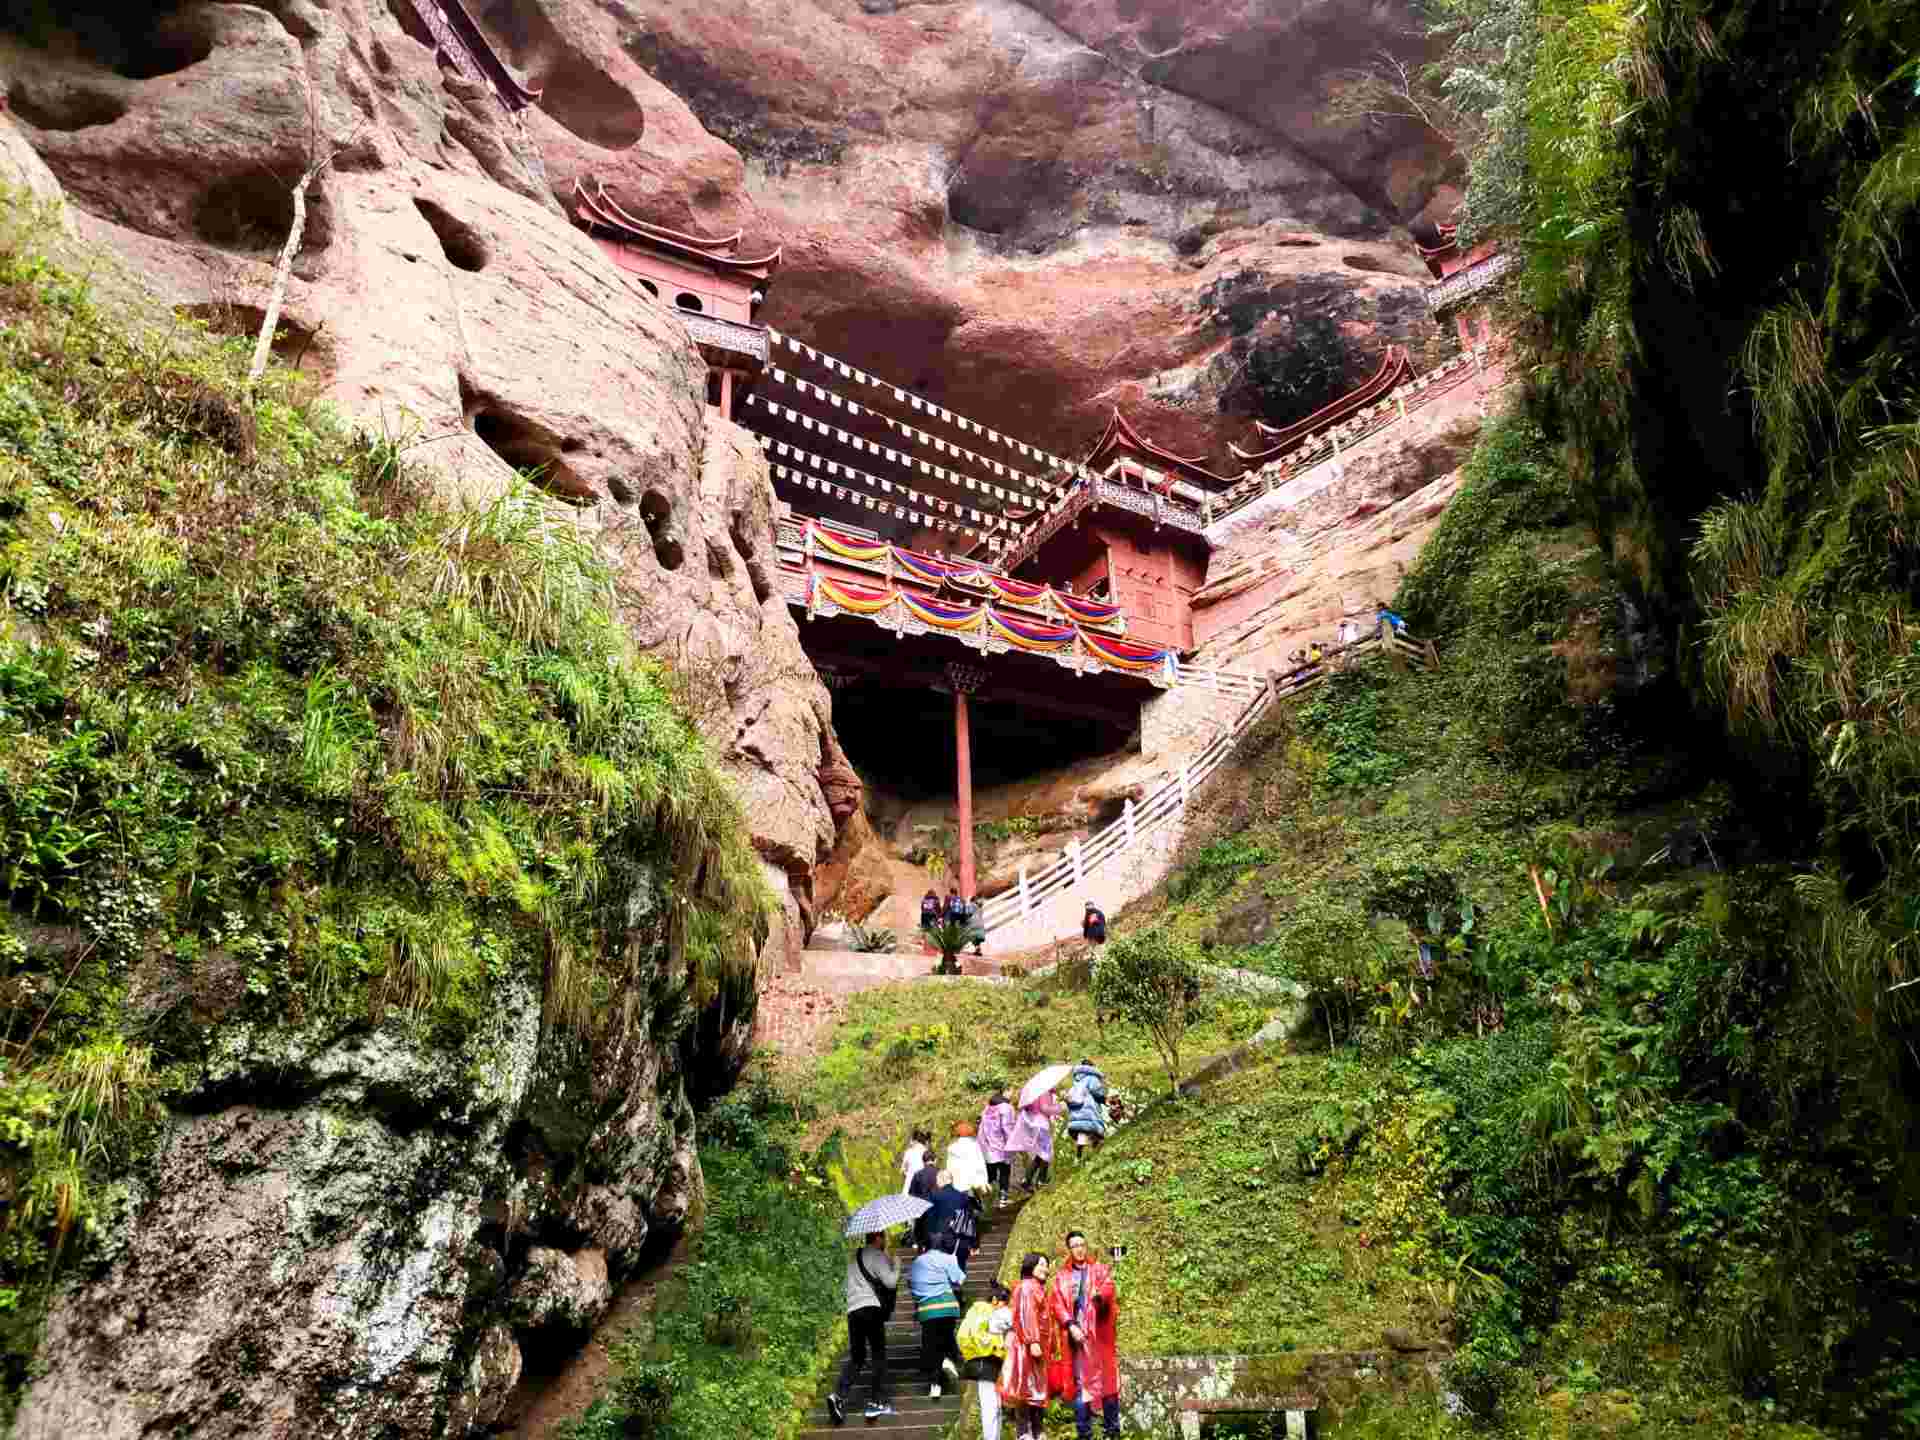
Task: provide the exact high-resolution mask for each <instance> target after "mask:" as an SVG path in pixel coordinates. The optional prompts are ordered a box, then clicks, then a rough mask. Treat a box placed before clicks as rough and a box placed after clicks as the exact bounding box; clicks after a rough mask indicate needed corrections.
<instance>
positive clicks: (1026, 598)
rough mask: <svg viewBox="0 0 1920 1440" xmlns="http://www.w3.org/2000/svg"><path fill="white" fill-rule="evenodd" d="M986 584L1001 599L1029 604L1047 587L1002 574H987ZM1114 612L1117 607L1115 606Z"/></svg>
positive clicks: (1045, 590)
mask: <svg viewBox="0 0 1920 1440" xmlns="http://www.w3.org/2000/svg"><path fill="white" fill-rule="evenodd" d="M987 584H988V586H989V587H991V589H992V590H993V593H994V594H996V595H998V596H999V597H1000V598H1001V599H1002V600H1014V601H1018V602H1020V603H1021V604H1026V605H1031V604H1033V603H1034V602H1035V601H1037V600H1044V599H1046V598H1047V587H1046V586H1044V585H1035V584H1034V583H1033V582H1032V581H1031V580H1009V579H1008V578H1007V577H1006V576H1004V575H989V576H988V577H987ZM1115 609H1116V612H1117V610H1118V607H1115Z"/></svg>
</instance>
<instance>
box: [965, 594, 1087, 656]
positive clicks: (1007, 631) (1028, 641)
mask: <svg viewBox="0 0 1920 1440" xmlns="http://www.w3.org/2000/svg"><path fill="white" fill-rule="evenodd" d="M984 608H985V610H986V615H987V624H988V626H989V627H990V628H991V629H992V630H993V632H994V633H995V634H996V635H998V636H999V637H1000V638H1001V639H1002V640H1005V641H1006V642H1007V643H1008V644H1010V645H1013V646H1016V647H1017V648H1019V649H1021V650H1033V651H1038V652H1041V653H1051V652H1055V651H1060V650H1070V649H1072V648H1073V641H1074V637H1075V636H1076V635H1078V634H1079V633H1080V632H1079V631H1077V630H1075V629H1074V628H1073V627H1072V626H1071V625H1048V624H1045V623H1042V622H1039V621H1034V620H1021V619H1018V618H1016V617H1015V616H1012V615H1003V614H1001V613H1000V612H999V611H998V610H995V609H994V608H993V607H992V606H991V605H989V606H986V607H984Z"/></svg>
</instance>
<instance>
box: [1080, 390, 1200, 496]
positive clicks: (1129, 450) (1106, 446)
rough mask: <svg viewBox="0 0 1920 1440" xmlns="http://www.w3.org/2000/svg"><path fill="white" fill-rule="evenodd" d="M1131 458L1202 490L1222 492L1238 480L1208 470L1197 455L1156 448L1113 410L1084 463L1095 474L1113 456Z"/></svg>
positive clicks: (1156, 446) (1118, 411)
mask: <svg viewBox="0 0 1920 1440" xmlns="http://www.w3.org/2000/svg"><path fill="white" fill-rule="evenodd" d="M1128 455H1130V456H1132V457H1133V458H1135V459H1139V460H1143V461H1146V462H1149V463H1151V464H1154V465H1158V466H1164V467H1165V468H1166V469H1167V470H1169V471H1171V472H1173V474H1174V475H1175V476H1176V477H1178V478H1182V479H1188V480H1193V481H1195V482H1196V483H1198V484H1199V485H1200V486H1201V487H1202V488H1203V489H1207V488H1215V487H1218V488H1221V489H1224V488H1225V487H1226V486H1229V485H1231V484H1233V482H1234V480H1236V479H1237V478H1238V477H1237V476H1232V475H1221V474H1219V473H1217V472H1215V471H1213V470H1209V469H1208V468H1207V467H1206V466H1205V465H1203V464H1201V463H1200V457H1199V456H1197V455H1176V454H1175V453H1174V452H1173V451H1171V450H1169V449H1167V448H1166V447H1165V446H1162V445H1156V444H1155V443H1154V442H1153V441H1151V440H1149V439H1147V437H1146V436H1144V435H1142V434H1141V433H1140V432H1139V431H1138V430H1136V429H1134V428H1133V426H1132V425H1131V424H1129V423H1128V422H1127V417H1126V416H1124V415H1122V414H1121V413H1120V408H1119V407H1118V406H1115V407H1114V411H1113V418H1112V419H1110V420H1109V421H1107V428H1106V430H1105V431H1104V432H1102V434H1101V436H1100V438H1099V439H1098V440H1097V441H1095V442H1094V446H1093V449H1092V451H1091V452H1089V454H1088V455H1087V458H1086V460H1085V461H1084V462H1083V463H1084V464H1085V465H1086V466H1087V468H1088V469H1090V470H1098V469H1100V468H1101V467H1102V466H1104V465H1105V464H1106V463H1107V462H1108V461H1109V460H1111V459H1113V458H1115V457H1116V456H1128Z"/></svg>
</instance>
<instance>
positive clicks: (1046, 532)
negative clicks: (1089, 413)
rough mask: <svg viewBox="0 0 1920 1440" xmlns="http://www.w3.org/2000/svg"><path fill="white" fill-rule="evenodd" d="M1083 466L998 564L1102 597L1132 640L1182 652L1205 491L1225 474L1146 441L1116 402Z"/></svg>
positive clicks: (1201, 563) (1187, 644) (1195, 585)
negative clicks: (1119, 612) (1120, 615)
mask: <svg viewBox="0 0 1920 1440" xmlns="http://www.w3.org/2000/svg"><path fill="white" fill-rule="evenodd" d="M1083 468H1084V469H1085V471H1086V472H1087V475H1086V476H1085V477H1083V478H1081V479H1078V480H1077V481H1076V482H1075V483H1074V486H1073V487H1072V488H1071V489H1070V490H1069V491H1068V492H1067V494H1066V496H1065V497H1064V498H1063V499H1062V500H1060V501H1059V502H1057V503H1056V504H1055V505H1054V506H1053V507H1052V508H1051V509H1050V510H1048V511H1047V512H1046V513H1045V514H1044V515H1042V516H1041V517H1040V518H1039V519H1038V520H1037V521H1036V523H1035V524H1034V525H1033V527H1032V528H1031V529H1030V530H1029V531H1028V532H1027V535H1026V537H1025V538H1024V539H1023V540H1022V541H1021V542H1020V544H1018V545H1017V546H1015V547H1014V548H1013V549H1012V550H1011V551H1010V552H1009V553H1008V555H1007V557H1006V566H1007V570H1008V572H1009V573H1010V574H1012V573H1024V575H1025V576H1026V578H1028V579H1037V578H1039V577H1041V576H1045V577H1047V578H1048V579H1050V580H1052V581H1053V582H1055V583H1060V584H1066V585H1071V586H1072V588H1073V589H1074V590H1075V591H1077V592H1078V593H1080V594H1083V595H1091V596H1095V597H1098V598H1101V599H1105V600H1109V601H1111V602H1112V603H1114V604H1116V605H1118V606H1120V607H1121V608H1122V609H1123V610H1124V611H1125V613H1126V615H1127V623H1128V633H1129V634H1130V635H1131V636H1132V637H1133V638H1134V639H1135V640H1138V641H1141V642H1142V643H1144V644H1149V645H1157V646H1160V647H1163V648H1165V649H1167V650H1169V651H1171V652H1174V653H1176V654H1177V653H1179V652H1181V651H1186V650H1191V649H1192V648H1193V643H1194V641H1193V593H1194V591H1196V590H1198V589H1199V588H1200V586H1201V585H1202V584H1204V583H1205V581H1206V575H1207V556H1208V554H1209V553H1210V547H1209V546H1208V544H1207V540H1206V518H1205V505H1206V501H1207V497H1208V496H1209V495H1210V494H1213V493H1215V492H1217V491H1221V490H1224V489H1226V488H1227V487H1228V486H1229V485H1231V484H1232V483H1233V480H1234V478H1235V477H1231V476H1226V475H1220V474H1217V473H1216V472H1214V471H1212V470H1209V469H1208V468H1207V467H1206V466H1204V465H1203V464H1201V462H1200V457H1198V456H1192V455H1178V454H1175V453H1174V452H1173V451H1171V450H1168V449H1166V448H1165V447H1164V446H1161V445H1158V444H1156V443H1154V442H1153V441H1152V440H1149V439H1148V438H1147V437H1146V436H1144V435H1142V434H1141V433H1140V432H1139V431H1138V430H1136V429H1135V428H1134V427H1133V426H1132V425H1131V424H1130V423H1129V422H1128V421H1127V418H1126V416H1124V415H1122V414H1121V413H1120V411H1119V410H1117V409H1116V410H1115V411H1114V412H1113V418H1112V419H1110V420H1109V421H1108V422H1107V428H1106V430H1105V431H1104V432H1102V434H1101V436H1100V438H1099V440H1098V441H1096V442H1095V443H1094V447H1093V449H1092V450H1091V451H1090V452H1089V453H1088V455H1087V458H1086V460H1085V461H1084V462H1083Z"/></svg>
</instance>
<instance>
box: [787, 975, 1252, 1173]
mask: <svg viewBox="0 0 1920 1440" xmlns="http://www.w3.org/2000/svg"><path fill="white" fill-rule="evenodd" d="M1264 1019H1265V1016H1264V1015H1263V1014H1262V1013H1261V1012H1260V1011H1259V1010H1258V1009H1256V1008H1254V1007H1252V1006H1250V1005H1247V1004H1244V1003H1240V1002H1230V1003H1228V1004H1225V1005H1222V1006H1220V1007H1218V1008H1217V1009H1216V1010H1215V1011H1214V1013H1213V1014H1212V1015H1211V1016H1210V1017H1209V1018H1208V1019H1207V1021H1206V1022H1205V1023H1204V1024H1202V1025H1201V1026H1198V1027H1196V1029H1195V1031H1194V1034H1193V1038H1192V1042H1191V1044H1192V1052H1191V1053H1193V1054H1194V1055H1196V1056H1201V1055H1207V1054H1211V1053H1213V1052H1214V1051H1216V1050H1223V1049H1226V1048H1229V1047H1230V1046H1232V1045H1233V1044H1235V1043H1236V1042H1237V1041H1239V1040H1243V1039H1245V1038H1246V1037H1247V1036H1249V1035H1251V1034H1252V1033H1253V1032H1254V1031H1255V1030H1257V1029H1259V1027H1260V1025H1261V1024H1262V1023H1263V1021H1264ZM940 1026H944V1027H945V1029H944V1030H943V1031H941V1032H940V1033H938V1034H937V1036H934V1037H928V1035H927V1031H928V1030H929V1029H930V1028H931V1027H940ZM916 1032H918V1036H919V1038H918V1039H916ZM1083 1055H1091V1056H1093V1057H1094V1058H1095V1059H1096V1060H1097V1061H1098V1062H1099V1064H1100V1066H1101V1068H1102V1069H1103V1070H1104V1071H1105V1073H1106V1075H1107V1078H1108V1081H1109V1083H1110V1085H1112V1086H1113V1087H1114V1088H1115V1089H1116V1090H1117V1092H1118V1095H1117V1097H1116V1098H1118V1099H1119V1100H1121V1101H1122V1102H1123V1103H1124V1102H1132V1103H1134V1104H1143V1103H1145V1102H1146V1101H1147V1100H1149V1099H1151V1098H1152V1097H1153V1096H1155V1095H1157V1094H1160V1093H1163V1092H1164V1091H1165V1090H1166V1088H1167V1076H1166V1072H1165V1070H1163V1069H1162V1068H1161V1065H1160V1061H1159V1059H1158V1057H1157V1056H1156V1055H1155V1054H1154V1051H1153V1048H1152V1046H1151V1045H1150V1044H1149V1043H1148V1042H1147V1041H1146V1039H1145V1038H1144V1037H1143V1036H1141V1035H1139V1034H1137V1033H1135V1032H1132V1031H1129V1030H1127V1029H1125V1028H1124V1027H1120V1026H1113V1025H1109V1026H1108V1027H1107V1029H1106V1032H1105V1033H1104V1034H1102V1033H1101V1031H1100V1028H1099V1026H1098V1025H1096V1024H1095V1020H1094V1013H1093V1002H1092V1001H1090V1000H1089V999H1088V998H1087V997H1086V995H1085V994H1084V993H1079V992H1075V991H1073V990H1070V989H1066V988H1063V986H1062V985H1061V984H1060V983H1059V982H1058V981H1045V982H1039V983H1036V984H1033V985H1021V984H1018V983H1015V984H1010V985H988V984H980V983H976V982H974V981H969V980H961V981H947V980H937V979H932V978H929V979H926V980H915V981H910V982H906V983H902V984H896V985H885V986H881V987H879V988H878V989H874V990H867V991H863V992H861V993H860V994H858V995H855V996H854V997H853V998H852V1000H851V1001H850V1002H849V1004H848V1009H847V1016H846V1019H845V1020H844V1021H842V1023H841V1025H840V1027H839V1028H838V1029H837V1030H836V1031H835V1032H834V1039H833V1047H832V1049H831V1050H829V1051H828V1053H827V1054H826V1055H824V1056H822V1057H821V1059H820V1060H819V1061H818V1062H817V1064H816V1065H815V1066H814V1067H813V1068H812V1070H811V1073H810V1074H809V1075H808V1076H807V1077H806V1084H807V1092H808V1098H809V1100H810V1101H811V1102H812V1104H813V1106H814V1107H815V1112H816V1113H815V1114H814V1117H813V1119H812V1120H811V1121H810V1127H809V1132H808V1133H809V1138H810V1139H811V1140H813V1141H815V1142H819V1141H823V1140H825V1139H826V1138H827V1137H828V1136H829V1135H831V1134H832V1133H833V1132H834V1131H836V1130H838V1131H840V1132H842V1133H843V1134H844V1135H845V1136H846V1137H847V1138H848V1139H849V1140H850V1141H852V1142H854V1143H855V1144H857V1145H873V1146H884V1147H888V1148H891V1149H893V1150H894V1151H895V1153H896V1155H897V1153H898V1150H899V1149H901V1148H904V1146H905V1144H906V1137H907V1135H908V1134H909V1133H910V1132H911V1131H912V1130H914V1129H916V1128H919V1127H922V1126H924V1127H926V1128H928V1129H930V1130H932V1131H933V1133H934V1134H935V1135H936V1136H937V1137H939V1138H940V1139H941V1142H942V1143H943V1144H944V1143H945V1139H946V1137H947V1136H948V1135H950V1134H951V1132H952V1127H953V1125H954V1122H956V1121H958V1120H970V1121H977V1120H978V1119H979V1118H980V1111H981V1109H982V1107H983V1106H985V1104H986V1101H987V1097H988V1095H990V1094H991V1093H992V1091H993V1089H994V1087H995V1086H996V1085H1010V1086H1017V1085H1019V1084H1020V1083H1021V1082H1022V1081H1024V1080H1025V1079H1026V1078H1027V1077H1028V1076H1029V1075H1031V1074H1032V1073H1033V1072H1034V1071H1035V1070H1037V1069H1039V1068H1040V1066H1042V1065H1045V1064H1048V1063H1050V1062H1053V1061H1075V1060H1078V1059H1080V1058H1081V1056H1083ZM896 1142H897V1143H896ZM1064 1148H1065V1147H1064V1146H1061V1147H1058V1148H1057V1149H1056V1151H1055V1156H1056V1158H1059V1157H1060V1155H1061V1154H1062V1152H1063V1151H1064ZM895 1173H896V1174H897V1173H898V1172H897V1170H896V1171H895Z"/></svg>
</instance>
